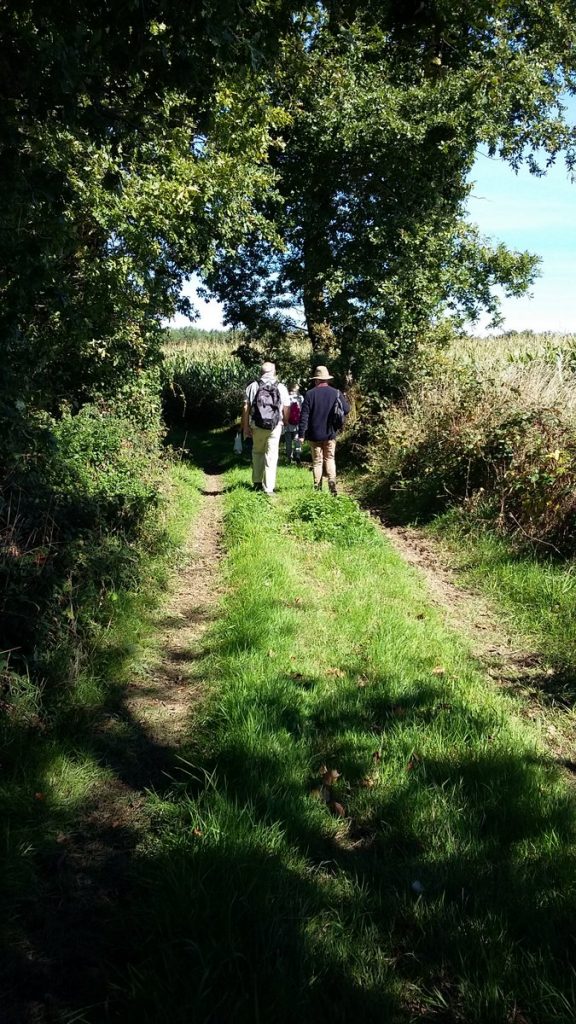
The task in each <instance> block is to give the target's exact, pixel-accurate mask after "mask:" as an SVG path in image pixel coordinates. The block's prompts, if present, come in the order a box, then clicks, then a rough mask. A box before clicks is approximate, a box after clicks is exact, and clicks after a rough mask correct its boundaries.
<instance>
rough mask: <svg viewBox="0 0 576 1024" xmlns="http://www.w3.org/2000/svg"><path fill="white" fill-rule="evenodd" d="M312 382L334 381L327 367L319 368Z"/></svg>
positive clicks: (315, 371)
mask: <svg viewBox="0 0 576 1024" xmlns="http://www.w3.org/2000/svg"><path fill="white" fill-rule="evenodd" d="M311 380H334V378H333V376H332V374H331V373H328V367H327V366H317V367H316V369H315V370H314V373H313V375H312V377H311Z"/></svg>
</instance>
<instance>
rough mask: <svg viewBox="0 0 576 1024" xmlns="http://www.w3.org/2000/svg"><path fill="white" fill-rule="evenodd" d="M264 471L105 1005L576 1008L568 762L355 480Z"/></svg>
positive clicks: (174, 1014) (240, 529)
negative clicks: (431, 589) (274, 476)
mask: <svg viewBox="0 0 576 1024" xmlns="http://www.w3.org/2000/svg"><path fill="white" fill-rule="evenodd" d="M247 478H248V472H247V470H246V469H245V468H239V469H233V470H230V471H229V472H228V473H227V474H226V476H225V478H224V491H225V534H224V544H225V547H226V550H227V558H226V561H225V563H224V566H223V573H224V575H223V591H222V596H221V614H220V615H219V616H218V618H217V619H216V620H215V621H214V622H213V623H212V625H211V626H210V628H209V630H208V633H207V634H206V644H207V647H206V650H205V657H204V659H203V660H202V662H201V663H199V664H198V663H196V666H195V669H194V673H195V676H196V678H197V679H198V678H202V679H203V680H204V684H205V696H204V699H203V700H202V702H201V705H200V707H199V708H197V709H196V711H195V716H194V727H193V728H190V730H189V733H188V736H187V738H186V737H183V738H182V739H183V742H182V745H181V748H180V751H181V760H180V762H179V767H178V768H177V769H176V770H175V771H174V772H173V773H172V782H171V783H169V784H168V786H167V787H164V788H163V789H162V790H159V789H158V790H157V791H156V792H152V793H150V794H149V796H148V799H147V803H146V814H147V816H148V821H149V823H150V824H149V829H148V831H147V834H146V836H145V837H144V838H143V841H142V842H141V843H140V846H139V849H138V857H137V863H136V878H135V880H134V887H135V888H134V892H133V893H132V894H131V895H129V896H128V897H127V898H126V900H125V901H124V902H123V905H122V907H121V915H120V917H119V919H118V920H116V921H115V924H114V929H113V934H112V935H111V937H110V943H111V947H112V949H113V952H112V953H111V954H110V959H109V965H110V967H109V969H110V971H111V973H112V978H113V983H114V988H113V990H112V992H113V994H112V998H111V999H110V1001H109V1002H108V1003H107V1018H106V1019H109V1020H114V1021H122V1022H126V1021H136V1020H138V1021H149V1022H150V1024H152V1022H154V1024H157V1022H158V1021H170V1022H171V1024H172V1022H174V1024H178V1022H182V1024H184V1022H189V1021H192V1020H194V1021H199V1022H200V1021H202V1022H214V1024H220V1022H222V1024H224V1022H238V1024H239V1022H260V1021H262V1022H268V1021H279V1022H292V1021H298V1022H310V1024H313V1022H314V1024H315V1022H324V1021H326V1022H328V1021H330V1022H331V1024H332V1022H340V1021H341V1022H348V1021H351V1020H355V1019H357V1018H358V1017H361V1018H363V1019H364V1021H367V1022H371V1021H374V1022H376V1021H378V1022H382V1021H391V1022H408V1021H425V1020H429V1021H444V1022H460V1021H461V1022H466V1024H473V1022H478V1024H480V1022H482V1024H483V1022H495V1024H496V1022H502V1024H522V1022H526V1021H527V1022H529V1024H539V1022H542V1024H544V1022H549V1021H557V1022H564V1021H566V1022H568V1021H572V1020H573V1019H574V1017H573V1007H574V936H573V930H572V920H573V914H574V877H575V876H574V866H575V864H574V861H575V857H574V801H573V796H572V794H571V792H570V791H569V790H568V788H567V787H566V786H565V784H564V782H563V780H562V778H561V776H560V775H559V772H558V770H557V768H556V766H555V765H554V764H553V762H552V760H551V758H550V756H549V755H548V754H547V752H546V751H545V749H544V748H542V747H541V746H540V745H539V743H538V739H537V735H536V733H535V732H534V731H533V730H532V728H531V726H530V724H529V723H526V722H525V721H523V720H522V719H521V718H520V717H519V716H517V715H516V708H515V705H514V704H513V703H512V701H511V700H510V699H509V698H508V697H507V696H506V694H503V693H501V692H498V690H497V689H495V688H494V687H493V685H492V683H491V681H490V680H489V679H488V678H487V677H486V676H485V675H483V674H482V673H480V672H479V671H478V669H477V667H476V665H475V663H474V662H473V661H472V659H471V657H470V654H469V651H468V648H467V644H466V641H465V640H463V639H461V638H460V637H459V636H458V635H457V634H456V633H453V632H451V631H449V630H448V629H447V627H446V626H445V625H444V623H443V621H442V619H441V617H440V615H439V614H438V612H437V611H436V610H434V609H433V608H432V607H431V606H430V603H429V601H428V599H427V597H426V594H425V591H424V589H423V586H422V585H421V584H420V583H419V581H418V579H417V577H416V575H415V573H414V572H413V571H412V570H411V569H410V568H409V567H407V566H406V565H405V564H404V563H403V561H402V560H401V558H400V557H399V556H398V554H396V553H395V552H394V551H393V550H392V549H391V547H390V546H389V545H388V544H387V543H386V541H385V540H384V539H383V538H382V536H381V535H380V534H379V533H378V532H377V531H376V530H375V529H374V527H373V526H372V524H371V523H370V522H369V521H367V520H366V519H365V518H364V517H363V516H362V514H361V513H359V511H358V510H357V508H356V506H355V505H354V503H353V502H352V501H351V500H350V499H348V498H346V497H343V498H340V499H338V500H336V501H334V500H333V499H331V498H330V497H329V496H328V495H315V494H313V493H311V484H310V478H309V474H308V473H306V472H305V471H302V472H301V473H298V472H297V471H296V470H291V469H284V470H282V471H281V473H280V480H279V483H280V488H281V491H280V493H279V494H278V495H277V496H275V497H274V499H272V500H271V501H270V500H268V499H267V498H266V497H265V496H263V495H257V494H253V493H252V492H251V491H250V490H249V488H248V487H247ZM74 1019H75V1020H80V1019H85V1020H97V1019H103V1018H102V1007H100V1008H99V1009H98V1010H94V1011H90V1010H89V1009H87V1010H86V1012H85V1016H84V1017H82V1018H80V1017H75V1018H74Z"/></svg>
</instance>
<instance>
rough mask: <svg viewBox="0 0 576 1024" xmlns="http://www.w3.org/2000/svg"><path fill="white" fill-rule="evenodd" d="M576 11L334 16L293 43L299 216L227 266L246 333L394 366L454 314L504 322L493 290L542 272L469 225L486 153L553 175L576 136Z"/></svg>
mask: <svg viewBox="0 0 576 1024" xmlns="http://www.w3.org/2000/svg"><path fill="white" fill-rule="evenodd" d="M575 13H576V11H575V9H574V4H573V3H569V4H564V3H563V4H548V3H544V2H539V0H532V2H513V3H504V2H500V3H497V4H493V3H490V4H488V3H480V4H478V3H474V4H473V3H470V2H460V3H457V4H453V3H447V2H440V0H438V2H426V0H422V2H420V3H416V2H415V3H412V4H411V3H407V4H405V3H402V4H400V3H391V2H389V3H370V2H367V3H364V4H361V5H359V4H356V3H346V2H345V0H342V2H333V3H326V4H324V5H313V6H311V7H310V9H309V10H308V12H307V13H306V14H305V15H302V17H301V18H300V20H299V22H298V25H299V33H298V34H297V35H292V36H290V37H289V38H288V39H287V41H286V43H285V45H284V48H283V52H282V58H281V60H280V61H279V62H278V64H277V66H276V68H275V74H274V77H273V80H272V81H271V84H270V89H271V95H272V96H273V97H274V99H275V101H276V102H277V103H278V104H279V105H281V106H284V107H285V108H286V109H287V110H289V112H290V115H291V120H290V123H289V125H288V126H287V128H286V129H285V130H283V131H282V133H281V135H280V138H279V139H277V146H276V148H275V149H274V150H273V151H272V153H271V164H272V166H273V168H274V170H275V172H276V174H277V176H278V189H279V192H280V194H281V197H282V203H281V205H275V206H271V204H270V202H269V200H268V199H267V200H266V203H265V205H264V207H263V208H262V212H263V214H265V215H266V216H268V217H269V218H271V219H272V220H273V222H274V225H275V227H276V228H277V230H278V233H279V235H280V237H281V240H282V244H281V246H280V247H279V248H278V247H275V246H274V244H273V243H271V242H269V241H267V240H266V239H265V238H263V237H262V235H261V234H260V233H259V232H258V231H256V232H254V233H253V234H252V236H251V237H250V238H249V239H248V240H247V242H246V243H245V244H244V245H243V246H241V247H240V249H239V250H238V251H237V252H236V253H234V254H232V253H231V252H230V251H226V250H225V249H222V250H221V251H220V253H219V258H218V260H217V263H216V265H215V266H214V269H213V271H212V272H211V273H210V274H209V275H208V277H207V285H208V288H209V289H211V290H212V291H213V292H214V293H215V294H216V295H218V296H219V297H220V298H221V299H222V300H223V301H224V304H225V308H226V311H227V315H228V317H229V318H230V320H231V322H233V323H244V324H246V325H247V326H248V327H250V328H254V327H259V328H262V327H263V326H268V327H274V328H276V329H288V328H290V327H291V326H293V323H294V307H295V306H298V305H299V306H301V307H302V308H303V311H304V318H305V322H306V328H307V332H308V335H309V337H310V341H311V344H312V348H313V350H314V351H315V352H316V353H318V354H319V353H324V352H328V353H330V354H334V353H337V352H339V353H341V354H343V356H344V359H345V362H346V363H348V364H350V363H351V362H354V361H355V362H356V363H357V364H361V362H362V360H366V359H367V358H370V359H373V357H374V351H375V352H376V353H380V355H382V354H385V353H387V352H389V353H391V354H392V355H394V353H395V352H396V351H397V350H398V347H403V346H404V347H405V346H406V345H408V346H409V345H410V344H412V343H413V341H414V339H415V338H417V337H418V336H419V334H421V332H422V331H423V330H425V329H426V328H427V327H429V325H430V324H434V323H436V322H437V321H438V318H440V317H442V316H446V315H451V316H454V317H457V318H458V317H460V318H463V317H466V318H470V317H472V318H473V317H475V316H476V315H477V314H478V312H479V311H480V310H481V309H483V308H487V309H488V310H489V311H490V312H491V313H493V314H494V315H497V309H498V307H497V302H496V300H495V298H494V295H493V292H492V285H494V284H500V285H502V286H503V287H504V288H505V290H507V291H508V292H509V293H512V294H516V293H518V292H520V291H522V290H523V289H525V288H526V286H527V285H528V283H529V282H530V280H531V278H532V276H533V273H534V267H535V262H536V261H535V260H534V259H533V258H531V257H530V256H529V255H528V254H526V253H521V254H518V253H510V252H508V251H506V249H505V248H504V246H502V245H499V244H491V243H490V242H488V241H486V240H484V239H482V238H481V237H479V235H478V233H477V232H476V231H475V229H474V228H473V226H472V225H470V224H468V223H467V221H466V218H465V201H466V197H467V195H468V193H469V190H470V185H469V184H468V175H469V172H470V170H471V167H472V165H473V161H474V156H475V152H476V150H477V147H478V145H479V144H481V143H485V144H487V145H488V147H489V149H490V151H491V152H492V153H498V154H500V155H501V156H502V157H504V158H505V159H507V160H509V161H510V162H511V163H512V165H513V166H515V167H517V166H518V165H519V164H520V163H521V162H522V161H523V160H526V161H527V162H528V164H529V166H530V167H531V169H532V170H533V171H534V172H535V173H540V172H541V170H542V169H543V168H541V166H540V164H539V160H540V161H542V162H543V164H544V165H545V164H546V162H549V161H551V160H553V159H555V157H556V155H557V154H558V153H559V152H560V151H561V150H563V151H564V153H565V155H566V158H567V160H568V163H569V165H570V166H572V165H573V162H574V132H573V130H572V129H570V127H569V126H567V125H566V123H565V121H564V118H563V104H562V97H563V94H564V92H565V91H566V90H572V88H573V86H574V52H575V51H574V43H575V42H576V28H575V18H574V14H575Z"/></svg>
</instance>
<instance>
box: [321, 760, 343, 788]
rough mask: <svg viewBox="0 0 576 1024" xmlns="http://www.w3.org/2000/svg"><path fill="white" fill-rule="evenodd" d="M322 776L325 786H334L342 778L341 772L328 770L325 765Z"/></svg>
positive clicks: (322, 768)
mask: <svg viewBox="0 0 576 1024" xmlns="http://www.w3.org/2000/svg"><path fill="white" fill-rule="evenodd" d="M320 775H321V776H322V782H323V783H324V785H325V786H332V785H333V783H334V782H336V781H337V780H338V779H339V778H340V772H339V771H338V769H337V768H327V767H326V765H325V764H323V765H322V767H321V769H320Z"/></svg>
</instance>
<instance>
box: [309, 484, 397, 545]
mask: <svg viewBox="0 0 576 1024" xmlns="http://www.w3.org/2000/svg"><path fill="white" fill-rule="evenodd" d="M291 514H292V516H293V522H292V529H293V530H294V532H295V533H297V534H298V536H300V537H304V538H306V540H316V541H330V542H332V543H334V544H338V545H342V546H343V547H350V546H352V545H354V544H362V545H366V544H373V543H375V541H376V537H377V534H376V530H375V528H374V525H373V523H371V522H370V519H369V517H368V516H367V515H366V513H365V512H362V511H361V509H359V508H358V505H357V503H356V502H355V501H353V499H352V498H349V497H348V496H347V495H341V496H340V497H339V498H337V499H335V498H333V497H332V496H331V495H330V494H324V493H322V492H313V493H312V494H307V495H306V497H303V498H300V499H299V500H298V501H297V502H296V503H295V504H294V505H293V507H292V510H291Z"/></svg>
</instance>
